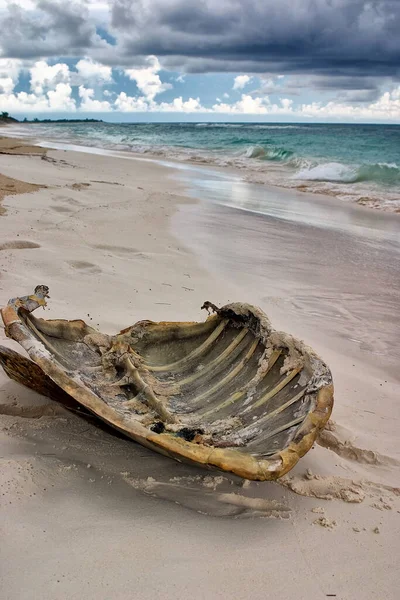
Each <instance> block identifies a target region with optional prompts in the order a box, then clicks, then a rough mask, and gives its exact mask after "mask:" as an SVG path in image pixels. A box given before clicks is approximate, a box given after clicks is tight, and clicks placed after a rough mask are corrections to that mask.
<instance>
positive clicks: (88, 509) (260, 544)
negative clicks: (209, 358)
mask: <svg viewBox="0 0 400 600" xmlns="http://www.w3.org/2000/svg"><path fill="white" fill-rule="evenodd" d="M48 157H49V160H46V161H43V160H41V159H40V156H37V157H32V156H12V155H1V156H0V172H1V173H3V174H4V175H5V176H7V177H11V178H15V179H21V178H22V175H21V174H22V173H23V179H24V180H26V181H27V182H29V183H31V184H37V185H46V186H47V187H46V189H40V190H38V191H36V192H34V193H31V194H22V195H14V196H7V197H6V198H5V199H4V201H3V205H4V207H5V208H6V210H7V212H6V214H5V215H3V216H1V217H0V240H1V241H0V248H1V249H0V268H1V273H0V304H1V305H4V304H5V303H6V302H7V300H8V299H9V297H11V296H15V295H17V294H18V295H23V294H26V293H29V292H31V290H32V289H33V288H34V287H35V285H37V284H38V283H44V284H47V285H49V287H50V295H51V300H50V304H49V309H48V310H47V311H46V313H45V315H44V316H46V317H47V318H52V317H61V318H80V317H84V318H86V319H87V320H88V322H89V323H90V324H91V325H94V326H97V327H98V328H99V329H100V330H103V331H105V332H107V333H111V332H115V331H117V330H119V329H121V328H122V327H125V326H128V325H130V324H132V323H133V322H134V321H136V320H139V319H143V318H150V319H154V320H157V319H159V320H161V319H166V320H173V319H176V320H178V319H179V320H190V319H204V314H202V313H201V311H200V306H201V305H202V303H203V302H204V300H211V301H213V302H215V303H216V304H224V303H226V302H229V301H234V300H244V301H248V302H251V303H254V304H259V305H260V306H261V307H262V308H263V309H264V310H265V311H266V312H267V314H269V316H270V317H271V319H272V322H273V325H274V326H275V327H276V328H282V329H284V330H287V331H290V332H291V333H294V334H295V335H298V336H299V337H302V338H303V339H304V340H305V341H306V342H307V343H309V344H310V345H312V346H313V347H314V348H315V349H316V350H317V351H318V352H319V353H320V354H321V355H322V356H323V358H324V359H325V360H326V361H327V362H328V364H329V365H330V366H331V368H332V371H333V375H334V379H335V387H336V404H335V408H334V413H333V423H332V424H331V425H330V427H329V430H328V431H326V432H325V433H324V435H323V437H322V439H321V441H320V444H316V445H315V447H314V449H312V450H311V451H310V452H309V453H308V454H307V455H306V456H305V457H304V458H303V459H302V460H301V461H300V462H299V464H298V465H297V466H296V468H295V469H294V471H293V472H291V473H290V474H289V476H287V477H286V478H285V479H284V480H283V481H280V482H277V483H263V484H257V483H246V482H242V481H241V480H239V479H237V478H234V477H229V476H226V475H224V474H220V473H218V472H208V471H203V470H201V469H197V468H194V467H189V466H185V465H181V464H179V463H175V462H174V461H172V460H170V459H167V458H164V457H162V456H158V455H156V454H153V453H152V452H150V451H148V450H146V449H145V448H142V447H140V446H138V445H136V444H134V443H132V442H129V441H127V440H124V439H122V438H120V437H118V436H116V435H115V434H114V433H111V432H109V431H107V430H104V429H99V428H98V427H96V426H95V425H94V424H93V423H92V422H88V421H85V420H83V419H82V418H80V417H79V416H78V415H76V414H73V413H67V412H66V411H64V410H63V409H61V408H59V407H58V406H57V405H55V404H52V403H51V402H50V401H47V400H46V399H44V398H42V397H39V396H37V395H35V394H34V393H32V392H30V391H29V390H25V389H24V388H22V387H20V386H18V385H17V384H15V383H13V382H11V381H9V380H7V379H6V377H5V376H4V374H3V373H2V372H1V373H0V404H1V407H0V413H1V414H0V424H1V431H0V445H1V462H2V475H1V477H2V481H1V488H0V491H1V494H2V495H1V496H0V500H1V504H2V507H1V517H0V519H1V528H2V544H1V545H0V565H1V567H0V569H1V577H2V582H1V588H2V590H4V593H3V594H2V597H4V598H6V599H7V600H11V599H12V600H14V599H15V598H21V599H25V598H26V599H28V598H32V597H40V598H42V599H44V600H45V599H47V598H48V599H52V600H54V599H57V600H58V599H60V600H61V599H64V598H68V599H71V598H77V599H78V598H82V597H83V596H85V597H87V598H96V599H102V598H104V599H108V598H110V597H112V598H116V599H121V600H125V599H126V598H127V597H130V596H131V595H133V596H134V597H135V598H138V599H142V598H143V599H147V598H149V599H150V598H152V599H154V598H163V599H164V598H167V599H168V598H182V597H187V596H188V595H189V596H190V597H191V598H193V599H203V598H207V599H210V598H221V599H225V598H235V599H236V598H237V599H247V598H252V599H255V600H258V599H260V600H261V599H264V598H265V597H266V595H268V596H269V595H271V596H274V597H277V598H282V599H286V598H287V599H291V598H296V600H299V599H300V600H301V599H303V598H304V600H306V599H307V600H309V599H310V598H313V599H314V598H315V599H317V598H321V599H322V598H326V597H327V596H328V595H332V596H334V597H336V598H341V599H343V600H353V599H354V600H359V598H360V591H361V593H362V597H363V599H366V600H369V599H371V600H372V599H374V600H375V599H376V598H377V597H386V598H388V599H392V598H393V599H394V598H397V578H398V576H397V571H398V569H397V556H398V551H399V533H400V532H399V520H398V511H399V510H400V502H399V501H400V495H399V494H400V490H399V488H398V487H397V486H398V481H399V459H400V457H399V443H398V435H396V427H397V423H398V402H397V399H398V396H399V377H398V374H397V370H396V364H398V355H399V344H398V323H399V319H398V316H399V315H398V311H399V308H398V306H399V305H398V299H399V277H398V274H399V272H398V268H399V267H398V264H399V263H398V252H399V248H398V238H397V233H398V232H399V228H398V225H397V222H396V221H395V220H393V218H391V219H388V220H387V221H383V220H380V216H379V218H378V221H377V223H378V222H379V225H376V226H375V224H374V222H373V218H374V217H375V213H374V214H372V215H371V217H370V218H369V217H368V224H366V223H365V222H363V223H361V224H360V222H359V221H357V222H354V219H355V216H354V214H355V213H353V212H352V211H351V209H350V207H348V206H347V205H346V206H342V205H340V203H339V204H338V205H337V207H335V205H334V204H330V202H329V200H327V204H324V205H323V206H324V211H325V212H324V216H323V218H320V217H319V218H320V222H319V223H318V222H315V218H316V213H317V211H318V206H319V205H318V204H315V205H314V208H312V209H310V213H309V215H308V216H307V214H306V213H307V210H308V209H307V210H306V208H305V206H304V204H302V202H301V199H300V198H301V197H302V198H304V203H305V204H306V205H307V203H308V202H311V203H313V202H314V203H317V202H318V198H315V199H312V200H311V199H309V198H308V197H307V196H306V195H304V194H300V195H298V196H297V197H296V198H295V200H293V203H294V204H292V205H288V204H286V211H287V213H288V214H287V215H286V217H285V218H282V216H281V215H280V216H279V215H276V214H271V215H270V216H266V215H264V216H260V215H254V214H249V213H247V212H244V211H243V210H237V209H232V208H229V207H226V206H218V205H215V204H210V203H209V200H210V199H213V200H218V201H221V194H222V195H224V197H225V199H226V198H227V197H229V195H230V194H231V193H232V190H230V189H229V187H226V186H227V184H226V181H227V178H226V176H220V175H218V173H217V172H215V173H211V172H210V171H209V170H201V169H200V168H196V169H194V170H190V168H189V169H188V168H187V167H186V166H185V168H182V169H176V168H175V169H174V168H172V167H170V166H167V165H165V164H164V165H162V164H157V163H154V162H151V161H137V160H131V159H125V158H121V157H107V156H101V155H93V154H85V153H79V154H78V153H74V152H63V151H50V152H49V153H48ZM199 173H200V176H199ZM221 181H224V182H225V184H224V183H222V184H221ZM228 181H229V180H228ZM224 185H225V188H224ZM245 185H248V184H245ZM223 188H224V191H221V190H223ZM205 190H208V192H207V193H206V191H205ZM244 190H245V198H246V201H248V202H252V201H257V194H260V193H261V192H260V188H259V187H258V186H251V185H250V186H248V187H245V188H244ZM256 190H258V191H256ZM236 193H237V191H236ZM262 193H263V194H264V195H265V196H264V197H265V199H268V198H269V199H270V202H271V206H275V208H274V209H273V208H271V209H270V211H271V212H272V211H273V210H274V211H276V210H278V208H279V207H280V206H282V199H283V197H282V196H279V195H278V196H277V195H276V194H278V192H275V191H274V190H267V189H266V188H264V187H262ZM199 196H201V197H202V198H203V201H202V202H200V203H199V202H196V201H195V198H198V197H199ZM241 197H242V199H243V194H242V196H241ZM335 202H337V201H335ZM224 203H225V204H226V202H225V201H224ZM295 204H296V205H297V208H295ZM276 207H278V208H276ZM299 207H300V208H299ZM325 207H326V208H325ZM301 209H302V210H301ZM367 210H368V209H365V211H367ZM299 211H300V212H301V214H302V216H301V218H300V217H299V216H296V214H297V215H298V213H299ZM360 211H361V212H358V213H357V214H359V215H360V217H359V219H363V218H364V217H362V216H361V215H363V214H364V213H365V211H363V209H360ZM327 215H328V216H329V215H330V218H328V216H327ZM317 216H318V215H317ZM384 217H387V215H384ZM365 219H367V217H365ZM310 221H311V223H310ZM398 221H400V220H398ZM332 223H333V224H335V226H334V227H333V226H331V225H332ZM360 227H362V228H363V229H367V230H368V231H370V233H368V235H367V234H366V233H365V232H364V234H363V235H361V234H360V230H359V228H360ZM88 313H89V316H87V315H88ZM1 343H2V344H4V345H8V346H10V347H13V348H14V349H16V350H19V351H20V349H19V348H18V346H17V345H16V344H14V343H12V342H11V341H10V340H7V339H5V338H4V335H3V334H1ZM243 483H244V485H243Z"/></svg>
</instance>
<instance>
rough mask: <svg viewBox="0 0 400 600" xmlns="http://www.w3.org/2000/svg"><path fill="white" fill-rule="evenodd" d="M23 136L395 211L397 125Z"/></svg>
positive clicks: (104, 126) (112, 128) (41, 131)
mask: <svg viewBox="0 0 400 600" xmlns="http://www.w3.org/2000/svg"><path fill="white" fill-rule="evenodd" d="M19 129H20V131H23V130H24V129H25V128H24V127H21V128H19ZM26 131H29V133H30V135H32V131H35V134H36V136H37V137H38V139H42V140H46V139H54V140H57V141H58V142H63V141H64V142H66V143H74V144H82V145H86V146H95V147H103V148H112V149H117V150H125V151H131V152H132V151H133V152H138V153H140V154H148V155H154V156H165V157H168V158H170V159H171V158H175V159H178V160H190V161H194V162H200V163H210V164H216V165H218V166H225V167H234V168H237V169H240V170H241V171H242V173H241V174H242V176H243V178H244V179H246V180H250V181H257V182H260V183H270V184H274V185H279V186H283V187H290V188H297V189H300V190H302V191H310V192H319V193H328V194H330V195H336V196H339V197H341V198H342V199H343V200H349V201H356V202H359V203H362V204H367V205H370V206H373V207H376V208H384V209H387V210H396V209H398V208H400V126H396V125H331V124H330V125H321V124H275V123H274V124H267V123H147V124H146V123H138V124H136V123H121V124H114V123H93V124H79V123H74V124H49V125H47V124H46V125H44V124H43V125H41V124H39V125H34V126H27V127H26Z"/></svg>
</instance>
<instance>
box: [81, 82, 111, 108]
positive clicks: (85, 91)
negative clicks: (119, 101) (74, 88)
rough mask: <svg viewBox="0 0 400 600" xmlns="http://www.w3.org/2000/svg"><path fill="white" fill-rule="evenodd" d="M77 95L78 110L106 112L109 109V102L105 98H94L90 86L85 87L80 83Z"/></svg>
mask: <svg viewBox="0 0 400 600" xmlns="http://www.w3.org/2000/svg"><path fill="white" fill-rule="evenodd" d="M79 97H80V98H81V104H80V106H79V110H82V111H84V112H108V111H110V110H111V104H110V103H109V102H108V101H107V100H95V99H94V90H93V89H92V88H85V87H84V86H83V85H80V86H79Z"/></svg>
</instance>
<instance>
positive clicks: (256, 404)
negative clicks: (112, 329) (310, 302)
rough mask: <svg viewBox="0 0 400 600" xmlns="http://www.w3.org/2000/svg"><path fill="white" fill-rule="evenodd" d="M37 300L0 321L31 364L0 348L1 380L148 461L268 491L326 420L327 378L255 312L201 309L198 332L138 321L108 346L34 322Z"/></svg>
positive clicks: (106, 339) (72, 327)
mask: <svg viewBox="0 0 400 600" xmlns="http://www.w3.org/2000/svg"><path fill="white" fill-rule="evenodd" d="M47 297H48V288H47V287H46V286H38V287H37V288H36V289H35V293H34V294H33V295H31V296H26V297H23V298H14V299H12V300H10V302H9V304H8V306H7V307H6V308H4V309H3V310H2V317H3V321H4V325H5V330H6V333H7V335H8V336H9V337H11V338H13V339H14V340H16V341H17V342H19V343H20V344H21V345H22V346H23V348H24V349H25V350H26V351H27V353H28V355H29V357H30V359H31V360H27V359H25V358H23V357H21V356H19V355H18V354H16V353H10V351H6V349H4V348H3V349H0V362H2V364H3V367H4V369H5V370H6V372H7V373H8V374H9V376H10V377H12V378H14V379H16V380H17V381H19V382H21V383H23V384H25V385H27V386H28V387H31V388H33V389H35V390H37V391H40V392H41V393H44V394H46V395H48V396H50V397H51V398H53V399H55V400H58V401H59V402H62V403H63V404H64V405H66V406H67V407H69V408H71V406H76V405H77V406H80V407H82V409H83V410H85V411H86V412H89V413H90V414H92V415H94V416H95V417H97V418H98V419H101V420H102V421H104V422H106V423H107V424H109V425H111V426H112V427H114V428H115V429H117V430H119V431H120V432H122V433H123V434H124V435H126V436H127V437H129V438H131V439H133V440H135V441H136V442H139V443H141V444H143V445H144V446H147V447H148V448H151V449H153V450H156V451H157V452H160V453H162V454H164V455H167V456H170V457H172V458H174V459H176V460H179V461H189V462H193V463H196V464H200V465H204V466H208V467H214V468H218V469H221V470H223V471H229V472H232V473H235V474H236V475H239V476H241V477H244V478H246V479H254V480H260V481H263V480H272V479H277V478H278V477H280V476H282V475H284V474H285V473H287V472H288V471H289V470H290V469H291V468H292V467H293V466H294V465H295V464H296V463H297V461H298V460H299V458H301V457H302V456H303V455H304V454H305V453H306V452H307V451H308V450H309V449H310V448H311V446H312V444H313V442H314V441H315V439H316V437H317V435H318V433H319V431H320V430H321V429H322V428H323V427H324V426H325V424H326V423H327V421H328V419H329V416H330V414H331V411H332V406H333V384H332V376H331V373H330V371H329V368H328V367H327V366H326V364H325V363H324V362H323V361H322V360H321V359H320V358H319V357H318V356H317V355H316V354H315V353H314V352H313V350H312V349H311V348H309V347H307V346H305V345H304V344H303V342H301V341H299V340H296V339H295V338H294V337H293V336H291V335H289V334H286V333H282V332H278V331H275V330H274V329H273V328H272V326H271V324H270V322H269V320H268V318H267V317H266V315H265V314H264V313H263V312H262V311H261V310H260V309H259V308H256V307H254V306H251V305H249V304H243V303H234V304H229V305H226V306H223V307H222V308H218V307H216V306H215V305H214V304H212V303H210V302H206V303H205V304H204V305H203V308H205V309H207V310H209V311H210V312H211V313H212V314H211V316H209V317H208V318H207V319H206V320H205V321H204V322H199V323H192V322H190V323H188V322H160V323H156V322H153V321H140V322H138V323H136V324H135V325H132V326H131V327H128V328H127V329H124V330H122V331H121V332H120V333H118V334H117V335H114V336H109V335H106V334H103V333H100V332H99V331H97V330H96V329H94V328H92V327H91V326H89V325H88V324H86V323H85V322H84V321H82V320H73V321H67V320H45V319H40V318H36V317H35V316H34V315H33V314H32V311H33V310H35V309H36V308H38V307H39V306H43V305H45V304H46V298H47ZM32 361H33V362H32Z"/></svg>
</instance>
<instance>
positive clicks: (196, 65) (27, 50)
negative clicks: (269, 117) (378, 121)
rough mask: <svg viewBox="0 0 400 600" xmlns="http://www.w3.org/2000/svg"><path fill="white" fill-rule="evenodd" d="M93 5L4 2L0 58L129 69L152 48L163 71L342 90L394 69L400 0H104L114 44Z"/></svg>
mask: <svg viewBox="0 0 400 600" xmlns="http://www.w3.org/2000/svg"><path fill="white" fill-rule="evenodd" d="M105 1H106V0H105ZM95 10H96V9H95V8H93V6H92V5H91V3H90V1H89V0H73V1H68V0H38V1H37V2H36V7H35V9H34V10H23V9H21V8H20V7H19V6H17V5H16V4H12V3H11V4H10V5H9V7H8V9H7V10H4V11H3V12H2V13H0V31H1V35H0V52H1V56H3V57H12V58H23V59H25V60H29V59H32V60H37V59H39V58H46V57H53V58H57V57H60V56H62V57H68V56H82V55H87V56H91V57H92V58H95V59H97V60H100V61H101V62H104V63H105V64H109V65H112V66H131V67H132V66H138V65H140V64H143V61H144V59H145V57H146V56H148V55H149V54H155V55H156V56H158V58H159V59H160V61H161V64H162V65H163V66H164V67H165V68H167V69H170V70H179V71H187V72H191V73H204V72H224V71H225V72H232V73H238V72H242V73H258V74H269V75H273V74H275V75H276V74H290V75H292V76H296V75H302V76H304V75H307V76H309V77H314V78H315V81H318V80H319V81H320V85H321V86H323V85H325V84H324V80H325V81H331V80H333V79H334V80H335V82H336V83H335V84H333V87H336V88H338V86H339V84H340V86H342V88H343V89H344V90H346V89H347V90H362V89H364V87H363V86H362V85H360V84H359V83H356V85H353V84H352V83H351V81H352V80H359V79H360V78H366V79H369V80H374V81H376V80H377V79H382V78H384V77H390V78H392V79H394V78H397V77H400V35H399V31H400V0H109V13H107V12H104V14H103V13H102V15H101V23H100V25H101V27H102V28H103V29H104V30H105V31H108V33H109V34H112V36H113V37H114V38H115V40H116V43H115V45H114V44H112V45H110V44H108V43H107V42H106V41H105V40H104V39H102V38H101V37H100V36H99V35H98V34H97V33H96V23H95V18H96V17H94V16H93V15H94V14H95ZM346 80H347V81H348V82H350V83H347V82H346ZM326 86H328V84H326ZM367 89H368V88H367ZM370 89H371V88H370ZM364 95H365V93H364Z"/></svg>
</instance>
